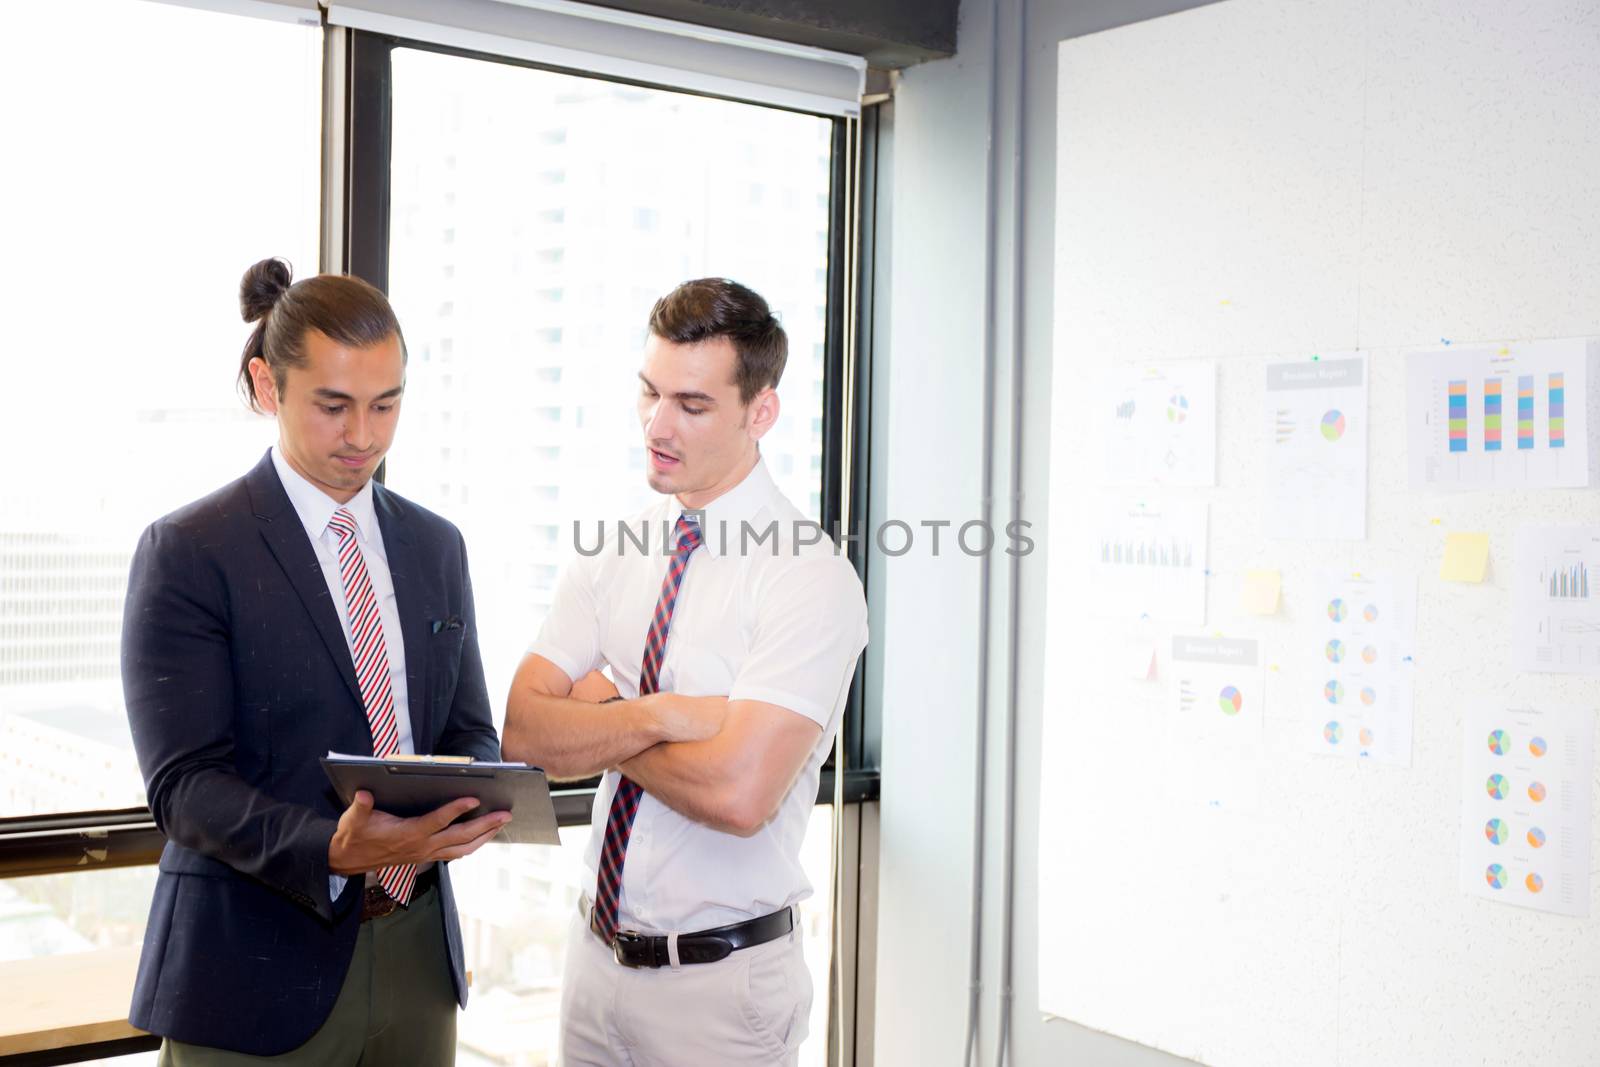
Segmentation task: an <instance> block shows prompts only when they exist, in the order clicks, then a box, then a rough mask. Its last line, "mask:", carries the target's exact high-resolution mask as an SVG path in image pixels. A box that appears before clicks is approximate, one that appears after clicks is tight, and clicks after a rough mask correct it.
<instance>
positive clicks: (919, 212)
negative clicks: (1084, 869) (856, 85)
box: [872, 0, 1197, 1067]
mask: <svg viewBox="0 0 1600 1067" xmlns="http://www.w3.org/2000/svg"><path fill="white" fill-rule="evenodd" d="M1023 2H1026V3H1027V4H1028V13H1027V18H1028V32H1027V41H1026V49H1027V57H1026V59H1027V85H1026V89H1025V104H1024V108H1023V113H1022V116H1021V118H1022V124H1021V132H1022V136H1023V138H1024V147H1025V153H1026V162H1025V169H1024V199H1023V221H1024V224H1025V225H1024V241H1023V254H1024V257H1025V259H1024V268H1023V272H1022V277H1023V278H1024V279H1025V284H1024V286H1023V292H1022V297H1023V304H1024V320H1023V328H1024V342H1023V349H1024V353H1025V366H1024V371H1023V373H1024V380H1025V389H1026V400H1025V407H1024V412H1023V420H1022V434H1023V442H1022V447H1023V456H1024V460H1023V467H1022V476H1023V493H1024V501H1025V506H1024V512H1023V515H1024V517H1025V518H1027V519H1029V520H1030V521H1032V522H1033V523H1034V524H1035V526H1036V527H1042V526H1043V524H1044V521H1045V514H1046V509H1047V504H1048V499H1047V493H1046V486H1047V483H1046V481H1045V473H1046V472H1045V471H1044V469H1043V463H1042V457H1044V456H1045V455H1046V454H1047V449H1048V441H1049V434H1048V426H1047V421H1048V418H1049V412H1048V398H1049V392H1050V381H1049V379H1050V371H1049V360H1050V305H1051V292H1052V285H1053V282H1052V262H1053V258H1054V255H1053V250H1054V231H1055V226H1054V184H1055V182H1054V154H1055V152H1054V131H1055V85H1056V78H1055V55H1056V47H1057V44H1058V42H1059V41H1060V40H1062V39H1063V38H1065V37H1070V36H1077V35H1080V34H1084V33H1091V32H1095V31H1097V30H1101V29H1106V28H1109V27H1111V26H1116V25H1122V24H1125V23H1129V22H1135V21H1139V20H1141V19H1145V18H1151V17H1155V16H1157V15H1161V14H1166V13H1169V12H1172V11H1178V10H1183V9H1185V8H1188V7H1193V6H1197V4H1196V2H1195V0H1080V2H1067V0H1049V2H1045V0H1023ZM1003 7H1004V13H1003V16H1002V17H1003V18H1004V19H1005V20H1006V21H1005V23H1004V24H1003V26H1002V33H1001V41H1002V45H1003V49H1004V50H1003V53H1002V56H1001V64H1000V73H1001V83H1000V85H1001V92H1002V99H1003V100H1004V99H1007V98H1008V97H1009V94H1010V93H1011V91H1012V89H1011V86H1012V81H1011V79H1013V78H1014V77H1015V73H1016V64H1017V62H1018V61H1019V59H1020V56H1019V54H1018V51H1017V50H1018V47H1019V44H1018V40H1017V32H1016V30H1017V24H1016V13H1017V5H1016V4H1015V3H1009V2H1008V3H1004V4H1003ZM993 17H994V7H993V0H966V2H965V3H963V4H962V11H961V27H960V37H959V45H958V51H957V55H956V56H955V57H954V58H952V59H948V60H942V61H940V62H936V63H928V64H924V65H921V66H917V67H913V68H910V69H909V70H907V71H905V73H904V75H903V76H902V80H901V82H900V86H899V89H898V91H897V93H896V96H895V105H894V107H895V112H894V151H895V159H894V174H893V192H892V211H893V216H894V225H893V236H892V239H891V242H890V244H891V247H890V249H889V263H888V264H887V268H888V277H889V279H890V291H891V303H890V316H891V319H890V344H889V346H888V352H887V355H886V356H885V355H884V354H883V353H882V352H881V351H880V353H879V357H878V358H879V360H880V363H879V366H878V368H877V371H878V373H879V374H880V375H881V377H879V379H878V385H877V388H878V389H880V390H882V391H883V393H885V394H887V395H886V399H885V400H884V406H885V407H886V409H887V410H886V411H885V412H884V413H883V415H881V416H880V417H879V418H878V420H877V423H876V425H875V427H874V442H873V448H874V452H875V453H876V454H878V455H879V456H881V457H884V458H883V463H884V467H885V469H882V470H877V469H876V467H875V473H874V477H875V479H878V480H880V481H881V482H883V483H885V484H884V489H883V491H884V498H885V505H886V510H884V511H882V512H880V513H879V514H877V515H875V516H874V520H875V521H877V520H880V519H882V518H900V519H903V520H904V521H906V522H910V523H912V524H913V525H916V524H917V523H918V522H920V521H921V520H924V519H926V520H934V519H940V518H949V519H953V520H955V521H957V522H958V523H959V522H960V521H964V520H966V519H973V518H977V517H979V516H980V515H981V514H982V510H983V502H982V501H981V500H980V499H979V485H980V475H981V464H982V460H983V448H984V447H986V443H985V442H984V441H983V440H982V439H981V437H982V432H981V427H982V410H981V400H982V358H983V340H984V317H983V316H984V294H985V284H986V276H985V268H984V238H985V234H986V227H987V213H988V209H989V201H988V196H989V176H988V164H987V160H986V155H985V153H986V149H987V147H988V138H989V134H990V127H989V118H988V106H989V97H988V93H989V75H990V41H991V35H990V27H991V24H992V23H991V20H992V18H993ZM1018 129H1019V127H1018V123H1017V116H1016V115H1015V114H1014V112H1013V110H1012V109H1011V107H1010V105H1009V104H1008V105H1006V106H1005V107H1004V108H1003V109H1002V116H1001V123H1000V125H999V127H998V128H997V129H996V130H995V131H994V134H995V137H996V139H997V140H996V148H997V150H998V152H999V156H1000V164H1001V169H1000V173H999V181H998V183H997V185H996V189H997V191H998V194H999V200H998V201H997V208H998V210H999V219H1000V221H1001V224H1002V225H1001V232H1000V238H1001V240H1000V242H999V245H998V248H997V253H998V256H997V259H998V263H999V267H1000V272H999V278H998V279H997V293H998V295H999V302H1000V306H1001V308H1002V309H1006V308H1009V307H1010V306H1011V301H1010V297H1011V293H1012V289H1011V275H1012V271H1011V269H1010V267H1009V264H1010V262H1011V254H1012V251H1011V245H1010V243H1009V240H1008V237H1009V233H1010V231H1009V229H1008V228H1007V227H1008V225H1009V221H1008V220H1009V212H1010V195H1009V191H1010V188H1011V176H1012V173H1013V171H1012V169H1011V162H1010V161H1011V160H1012V158H1013V155H1012V153H1013V150H1014V149H1015V147H1016V138H1017V135H1018ZM1009 335H1010V334H1009V324H1008V323H1007V322H1006V321H1005V319H1004V318H1003V317H1002V319H1001V321H1000V338H1001V341H1002V346H1001V349H1000V352H999V356H1000V360H1001V363H1002V364H1004V363H1005V361H1006V359H1007V358H1008V351H1009V348H1008V346H1007V345H1006V344H1005V343H1004V342H1005V341H1006V339H1007V338H1008V337H1009ZM997 389H998V396H999V398H1000V401H1001V403H1000V408H1001V410H999V411H997V412H996V420H995V426H994V430H993V436H994V439H995V443H996V444H997V446H998V450H999V451H1000V452H1001V453H1004V451H1005V448H1006V442H1008V441H1009V439H1010V434H1011V427H1010V420H1009V417H1008V410H1007V409H1006V403H1005V398H1006V397H1007V396H1008V392H1007V390H1008V389H1009V382H1008V379H1007V377H1006V376H1005V375H1004V374H1001V375H1000V377H999V380H998V382H997ZM1008 478H1009V469H1008V468H1007V466H1006V463H1005V456H1004V455H1003V454H1002V455H999V456H997V460H996V466H995V479H996V481H995V485H996V494H997V505H996V507H997V512H998V514H999V515H1000V516H1002V517H1003V516H1004V515H1005V513H1006V504H1005V501H1004V499H1003V494H1004V493H1005V491H1006V486H1007V485H1008ZM877 488H878V487H877V486H876V485H875V487H874V490H875V492H876V491H877ZM928 549H929V545H928V544H927V541H926V538H921V539H919V544H918V550H917V551H914V552H913V553H911V554H908V555H906V556H904V557H901V558H898V559H889V560H885V559H883V558H881V557H875V558H874V560H873V562H872V566H873V567H874V568H875V574H881V575H882V576H883V578H882V580H883V590H882V591H883V596H882V598H881V599H879V600H878V601H877V603H878V604H880V605H882V613H881V615H880V616H879V617H878V618H875V619H874V629H873V640H874V642H876V643H878V645H879V648H880V650H881V653H882V657H883V659H882V663H883V673H882V679H883V681H882V692H881V696H878V695H874V699H881V701H882V707H883V720H884V721H883V734H884V736H883V748H884V759H883V763H884V766H883V800H882V805H881V810H882V832H881V836H880V839H879V840H880V849H879V879H880V892H879V898H878V899H879V911H878V946H877V950H878V961H877V963H878V969H877V994H876V996H877V1010H876V1029H875V1047H876V1062H877V1063H878V1064H881V1065H886V1067H896V1065H901V1064H906V1065H915V1067H924V1065H929V1067H932V1065H939V1064H958V1063H960V1062H961V1061H962V1056H963V1052H964V1048H963V1041H964V1037H965V1029H966V1017H967V991H968V984H967V983H968V972H969V963H970V960H971V954H970V951H969V940H968V929H969V927H968V923H969V919H970V915H971V905H972V899H973V893H972V870H971V850H972V843H973V833H974V831H975V827H974V823H973V786H974V782H975V778H976V776H975V772H974V766H973V751H974V743H975V740H976V734H975V731H976V727H977V718H978V694H977V656H978V641H979V637H980V634H981V633H982V627H981V625H980V619H979V617H978V574H977V566H976V563H975V562H974V561H973V560H971V559H969V558H968V557H966V556H964V555H961V554H960V553H959V552H957V553H954V554H951V553H949V551H948V549H947V546H945V545H941V549H942V550H943V551H942V552H941V555H940V556H939V558H937V559H933V558H931V556H930V555H929V552H928ZM1044 566H1045V558H1044V552H1043V543H1042V542H1040V544H1039V550H1037V551H1035V552H1034V554H1033V555H1031V556H1029V557H1028V558H1027V559H1025V560H1024V561H1023V569H1022V576H1021V586H1022V599H1021V611H1022V624H1021V630H1020V634H1019V653H1020V656H1021V662H1020V678H1021V686H1020V690H1019V711H1020V718H1019V721H1018V736H1017V742H1018V751H1019V754H1020V755H1019V761H1018V768H1017V771H1018V776H1017V781H1016V800H1017V813H1018V822H1017V829H1016V840H1017V871H1016V885H1015V904H1016V912H1015V924H1016V925H1015V930H1014V942H1013V943H1014V945H1015V952H1016V955H1015V960H1014V963H1013V975H1012V978H1013V981H1014V982H1015V1004H1016V1010H1015V1012H1014V1014H1013V1022H1012V1027H1013V1029H1012V1036H1011V1062H1013V1063H1015V1064H1020V1065H1028V1064H1052V1065H1055V1064H1084V1065H1092V1067H1161V1065H1167V1064H1178V1063H1181V1062H1182V1061H1180V1060H1177V1059H1174V1058H1173V1057H1170V1056H1167V1055H1164V1054H1162V1053H1159V1052H1155V1051H1153V1050H1150V1049H1146V1048H1143V1047H1141V1046H1138V1045H1134V1044H1131V1043H1128V1042H1124V1041H1121V1040H1118V1039H1116V1038H1112V1037H1108V1036H1106V1035H1103V1034H1097V1033H1094V1032H1092V1031H1088V1030H1085V1029H1083V1028H1082V1027H1077V1026H1073V1025H1071V1024H1069V1023H1063V1022H1051V1023H1049V1024H1046V1023H1044V1021H1043V1020H1042V1019H1041V1017H1040V1016H1039V1013H1038V1011H1037V1009H1036V1005H1037V1003H1038V995H1037V983H1036V981H1035V978H1034V976H1035V975H1036V974H1037V971H1038V966H1037V959H1036V955H1035V946H1036V944H1037V940H1038V936H1037V924H1036V918H1035V916H1036V912H1037V905H1036V902H1035V899H1034V897H1035V886H1036V884H1037V871H1036V863H1035V859H1034V848H1033V844H1032V843H1033V842H1034V841H1036V840H1037V839H1038V823H1037V819H1036V817H1035V814H1034V813H1035V808H1036V806H1037V800H1038V795H1039V766H1038V755H1037V753H1038V747H1039V707H1040V693H1039V686H1038V675H1039V664H1040V657H1041V655H1042V647H1041V642H1042V632H1043V626H1042V625H1041V623H1042V619H1043V604H1042V602H1041V600H1040V599H1039V596H1037V595H1035V592H1034V591H1035V590H1037V591H1038V592H1039V593H1041V594H1042V585H1041V583H1042V580H1043V576H1044ZM994 582H995V592H996V596H995V600H994V604H993V610H992V614H991V619H992V625H993V637H992V641H993V643H992V646H991V656H992V661H991V664H992V665H991V676H990V683H991V684H990V692H991V694H993V699H994V700H995V705H994V707H995V710H994V714H993V720H994V721H993V722H992V723H991V729H990V733H989V756H990V758H989V761H988V768H989V771H988V775H987V781H988V790H987V797H986V800H987V802H988V803H987V810H988V817H987V821H986V824H985V825H986V833H985V839H986V853H987V862H986V864H985V878H984V883H983V888H984V935H983V948H982V961H983V990H982V1003H983V1006H984V1010H983V1015H982V1019H981V1026H980V1047H979V1055H980V1059H981V1062H984V1063H992V1062H994V1057H995V1041H996V1036H997V1020H998V1007H999V1003H1000V1001H999V984H1000V981H999V979H1000V975H999V971H998V961H999V952H998V943H997V942H998V937H999V930H1000V906H1001V900H1000V898H1001V888H1002V886H1001V878H1000V871H999V859H1000V857H999V849H1000V844H1001V828H1000V824H999V821H998V820H999V809H1000V806H1001V804H1002V803H1003V793H1002V787H1003V782H1002V769H1003V768H1002V752H1001V751H1000V749H1001V744H1000V742H1001V722H1000V718H1001V713H1002V708H1003V703H1002V701H1003V694H1004V685H1005V676H1006V658H1007V647H1006V645H1005V636H1004V635H1005V629H1006V625H1007V624H1006V619H1007V614H1008V608H1007V604H1006V587H1007V575H1006V571H1005V561H1004V560H1003V559H997V560H996V565H995V571H994Z"/></svg>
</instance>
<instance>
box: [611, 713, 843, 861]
mask: <svg viewBox="0 0 1600 1067" xmlns="http://www.w3.org/2000/svg"><path fill="white" fill-rule="evenodd" d="M698 699H718V698H714V697H713V698H698ZM821 733H822V727H820V726H818V725H817V724H816V722H814V721H813V720H811V719H808V718H806V717H805V716H804V715H801V714H799V713H798V712H794V711H790V710H789V709H788V708H782V707H779V706H778V705H776V704H767V703H764V702H762V701H759V700H732V701H727V718H726V720H725V721H724V722H723V726H722V730H721V731H720V732H719V733H717V735H716V736H715V737H712V738H709V739H707V740H704V741H686V742H678V743H669V744H661V745H656V746H654V747H652V748H649V749H646V750H645V751H643V752H641V753H639V754H638V755H637V756H634V757H633V758H632V759H629V760H626V761H624V762H623V764H622V767H621V770H622V773H623V774H626V775H627V776H628V777H629V778H632V779H633V780H634V781H635V782H638V783H639V784H640V785H641V786H643V787H644V790H645V792H647V793H649V794H650V795H651V796H653V797H655V798H656V799H657V800H659V801H661V802H662V803H663V804H665V805H666V806H667V807H669V808H671V809H672V810H674V811H676V812H677V813H678V814H680V815H683V816H685V817H687V818H690V819H693V820H695V821H696V822H700V823H704V824H705V825H707V826H709V827H711V828H712V829H714V830H721V831H723V832H724V833H730V834H738V835H739V836H741V837H749V836H750V835H752V834H754V833H756V832H757V831H758V830H760V829H761V828H762V827H763V826H765V825H766V824H767V822H768V821H769V820H771V819H772V817H773V816H774V815H776V814H777V813H778V808H779V807H780V806H781V805H782V804H783V798H784V797H785V796H787V795H788V793H789V790H790V789H791V788H793V786H794V781H795V778H796V777H797V776H798V775H799V774H800V771H801V769H802V768H803V767H805V764H806V760H807V758H808V757H810V755H811V752H812V750H813V749H814V748H815V747H816V744H817V739H818V737H819V736H820V735H821Z"/></svg>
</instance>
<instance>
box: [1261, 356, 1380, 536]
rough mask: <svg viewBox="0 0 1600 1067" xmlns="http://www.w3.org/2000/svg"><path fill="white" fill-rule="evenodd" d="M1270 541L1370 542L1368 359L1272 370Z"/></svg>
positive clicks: (1269, 379) (1268, 415) (1283, 365)
mask: <svg viewBox="0 0 1600 1067" xmlns="http://www.w3.org/2000/svg"><path fill="white" fill-rule="evenodd" d="M1265 416H1266V451H1267V464H1266V479H1267V484H1266V496H1265V500H1264V503H1263V508H1262V513H1263V515H1264V517H1265V522H1266V534H1267V536H1268V537H1280V538H1293V539H1297V540H1307V539H1315V538H1325V539H1332V540H1340V541H1360V540H1363V539H1365V538H1366V536H1367V357H1366V355H1365V354H1362V353H1354V354H1341V355H1338V356H1334V357H1332V358H1328V359H1316V360H1297V361H1294V362H1289V363H1269V364H1267V391H1266V409H1265Z"/></svg>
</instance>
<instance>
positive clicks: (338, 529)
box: [328, 508, 356, 541]
mask: <svg viewBox="0 0 1600 1067" xmlns="http://www.w3.org/2000/svg"><path fill="white" fill-rule="evenodd" d="M328 529H330V530H332V531H333V533H334V536H335V537H337V538H338V539H339V540H340V541H348V540H350V538H352V537H354V536H355V535H356V517H355V516H354V515H352V514H350V509H349V508H340V509H339V510H338V511H335V512H334V513H333V518H331V519H329V520H328Z"/></svg>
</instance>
